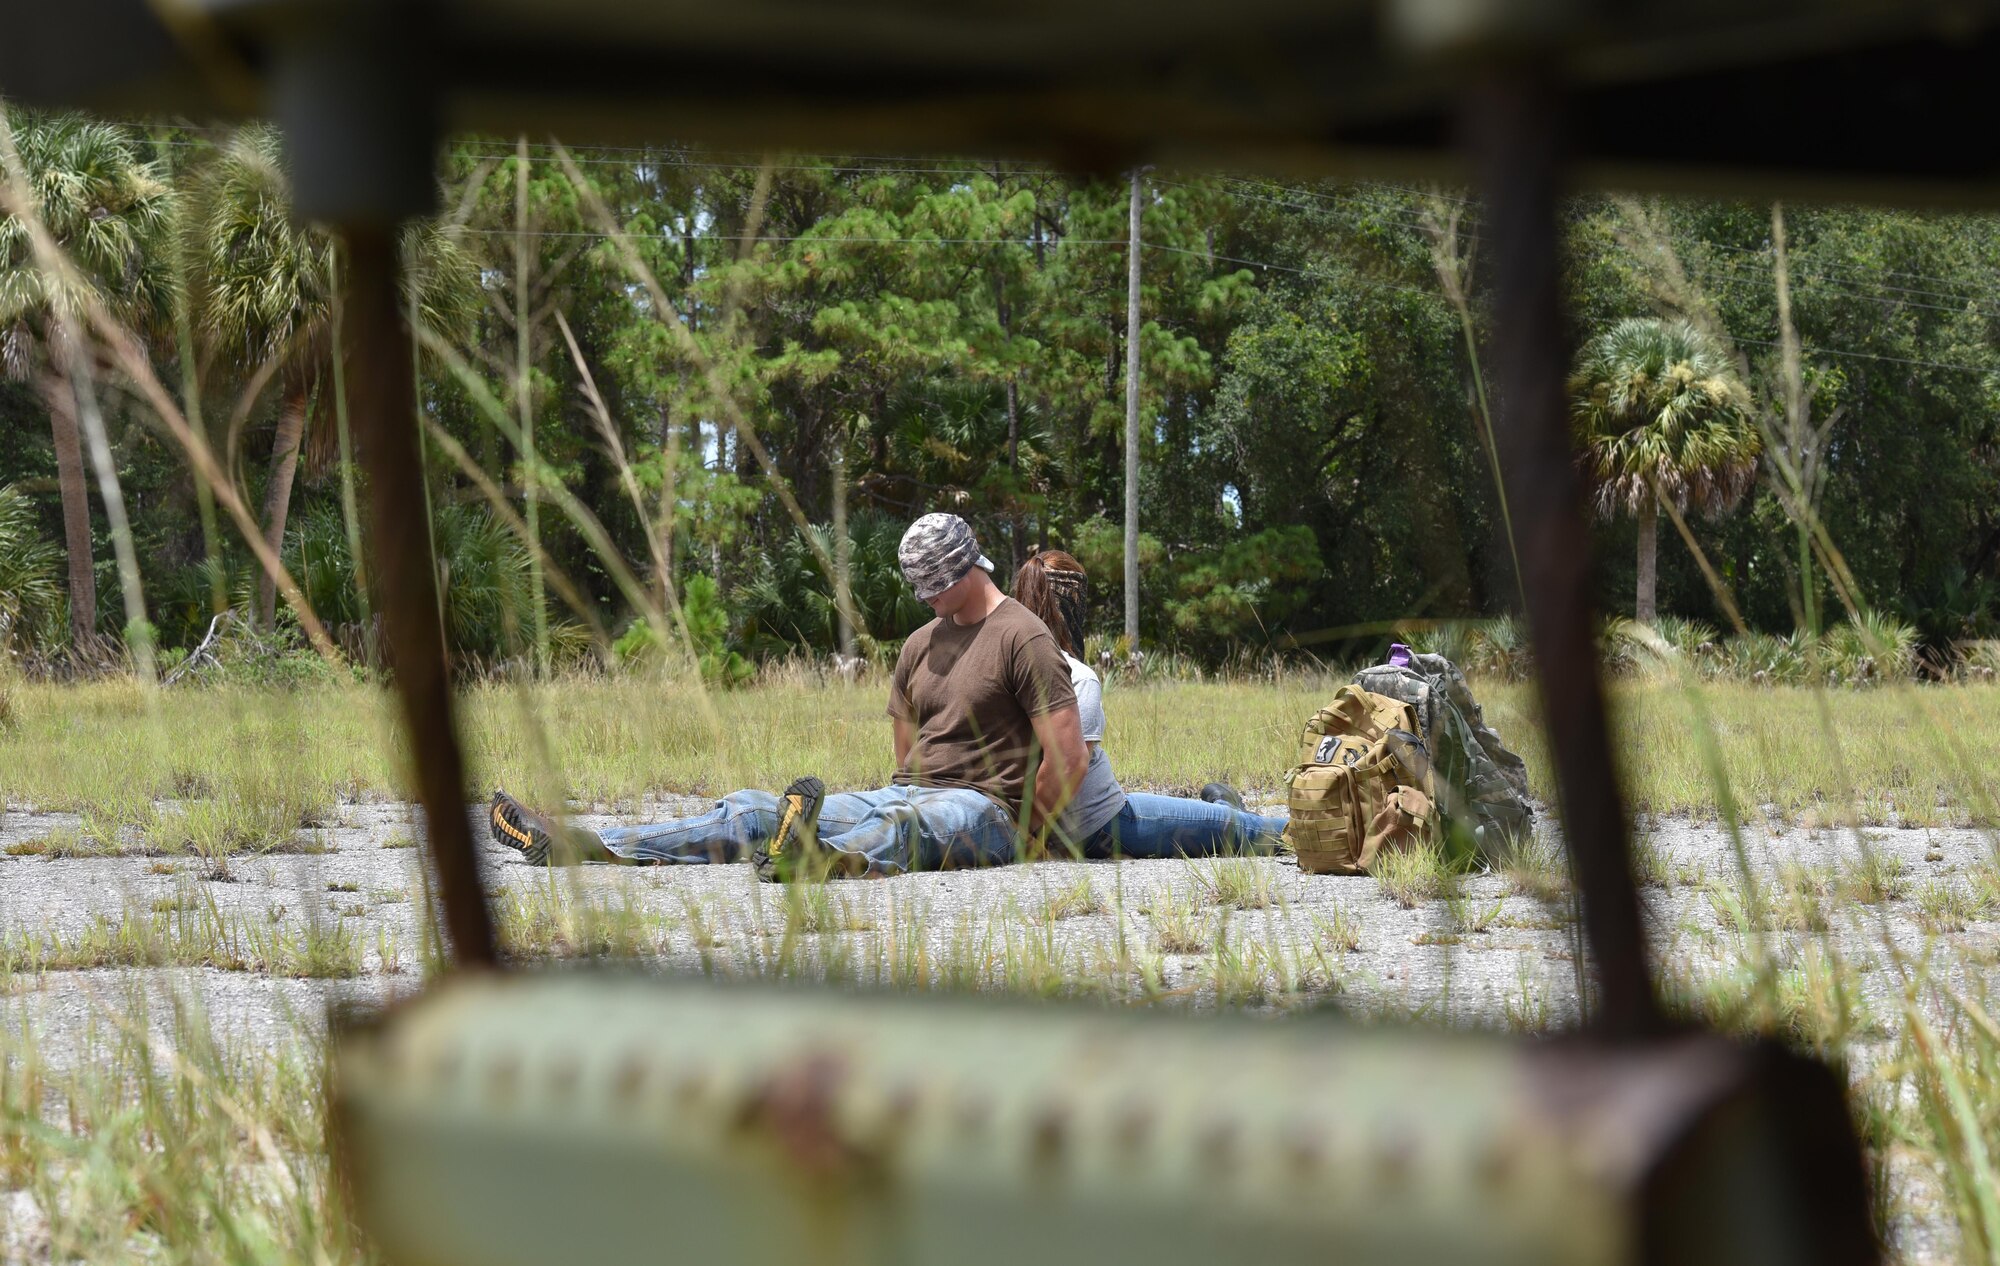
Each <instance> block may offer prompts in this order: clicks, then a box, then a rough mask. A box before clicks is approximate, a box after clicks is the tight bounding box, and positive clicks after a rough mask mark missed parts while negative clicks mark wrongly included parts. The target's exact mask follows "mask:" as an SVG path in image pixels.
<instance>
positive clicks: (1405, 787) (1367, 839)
mask: <svg viewBox="0 0 2000 1266" xmlns="http://www.w3.org/2000/svg"><path fill="white" fill-rule="evenodd" d="M1421 734H1422V731H1421V730H1420V729H1419V728H1418V725H1417V715H1416V712H1415V711H1414V710H1413V709H1412V708H1411V707H1410V705H1409V704H1407V703H1403V702H1402V701H1400V700H1397V699H1391V698H1389V697H1388V696H1386V695H1378V694H1371V693H1369V692H1368V691H1366V690H1363V689H1361V688H1360V687H1359V686H1342V687H1341V688H1340V691H1339V693H1337V694H1336V695H1334V697H1333V702H1332V703H1330V704H1328V705H1327V706H1326V707H1324V708H1321V709H1320V710H1319V711H1318V712H1317V713H1316V714H1314V716H1313V718H1312V719H1311V720H1309V721H1307V722H1306V727H1305V733H1304V734H1303V735H1302V736H1301V738H1300V742H1299V763H1298V764H1297V765H1294V766H1293V767H1292V769H1291V772H1289V773H1287V774H1286V775H1285V786H1286V788H1287V791H1286V796H1285V799H1286V803H1287V805H1288V807H1289V808H1290V810H1291V823H1290V825H1288V826H1287V827H1286V828H1285V840H1286V842H1287V843H1288V844H1290V845H1291V847H1292V849H1293V851H1294V852H1296V853H1297V854H1298V858H1299V869H1300V870H1302V871H1305V872H1307V873H1309V874H1315V875H1358V874H1361V873H1363V872H1365V871H1366V870H1367V869H1368V867H1369V866H1370V865H1371V864H1372V863H1373V862H1374V860H1375V857H1376V855H1377V854H1378V853H1379V852H1381V851H1382V850H1383V849H1384V848H1391V849H1394V848H1400V847H1404V846H1407V845H1408V844H1409V843H1411V842H1412V841H1414V840H1415V839H1417V838H1418V837H1419V836H1420V835H1421V833H1422V832H1423V831H1425V830H1426V829H1428V828H1429V826H1430V822H1431V800H1430V758H1429V755H1428V754H1427V753H1426V752H1425V750H1424V741H1423V739H1422V738H1421V737H1420V735H1421Z"/></svg>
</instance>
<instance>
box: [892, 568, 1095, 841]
mask: <svg viewBox="0 0 2000 1266" xmlns="http://www.w3.org/2000/svg"><path fill="white" fill-rule="evenodd" d="M1074 706H1076V692H1075V691H1074V690H1072V689H1071V688H1070V684H1069V666H1068V665H1067V664H1065V663H1064V662H1063V657H1062V651H1061V650H1060V649H1058V648H1057V646H1056V641H1055V639H1054V638H1053V637H1051V636H1049V630H1048V626H1047V625H1045V624H1043V623H1042V622H1041V621H1040V620H1039V619H1037V618H1036V617H1035V615H1034V613H1032V612H1031V611H1029V610H1028V609H1027V608H1026V607H1024V606H1022V605H1021V604H1020V603H1018V602H1015V601H1014V600H1013V599H1012V598H1009V599H1006V600H1005V601H1003V602H1001V604H1000V605H999V606H998V607H996V608H995V609H994V611H993V613H992V614H991V615H989V616H987V617H986V618H985V619H984V620H981V621H980V622H979V623H977V624H956V623H953V622H952V621H951V620H949V619H942V618H940V619H936V620H932V621H931V622H930V623H929V624H926V625H925V626H924V627H922V628H920V629H918V630H917V631H916V632H915V633H912V634H910V637H909V640H908V641H906V642H904V643H903V653H902V654H901V655H899V656H897V658H896V675H895V678H894V679H893V681H892V682H891V684H890V686H889V715H890V716H892V717H895V718H897V719H899V720H903V721H912V722H915V723H916V727H917V738H916V742H914V743H912V744H911V745H910V756H909V759H908V760H906V761H905V762H904V763H903V767H902V768H901V769H898V770H897V771H896V781H897V782H898V783H901V784H903V785H906V786H915V787H971V788H973V789H974V790H977V791H983V792H985V793H986V794H987V795H989V796H991V797H993V799H995V800H996V801H998V802H999V803H1000V804H1001V805H1002V806H1003V807H1004V808H1006V810H1007V811H1008V812H1009V813H1010V814H1018V813H1019V812H1020V810H1021V798H1022V796H1023V795H1024V794H1026V791H1027V785H1028V757H1029V754H1030V752H1031V751H1033V750H1034V749H1035V727H1034V722H1033V718H1035V717H1039V716H1043V715H1045V714H1047V713H1050V712H1058V711H1060V710H1062V709H1063V708H1069V707H1074Z"/></svg>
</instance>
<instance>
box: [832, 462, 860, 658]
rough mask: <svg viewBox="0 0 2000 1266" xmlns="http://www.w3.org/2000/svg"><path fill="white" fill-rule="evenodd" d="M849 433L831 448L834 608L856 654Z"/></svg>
mask: <svg viewBox="0 0 2000 1266" xmlns="http://www.w3.org/2000/svg"><path fill="white" fill-rule="evenodd" d="M846 441H847V436H846V435H845V434H844V433H843V432H842V431H839V430H837V431H836V432H835V433H834V436H833V439H832V442H831V443H830V444H829V445H828V452H829V454H830V455H831V456H832V458H833V461H832V463H831V465H832V467H833V610H834V621H835V624H836V626H837V631H838V641H839V649H840V653H841V655H842V656H843V657H844V658H847V659H852V658H853V657H854V591H853V590H852V589H851V588H850V587H849V578H848V567H849V560H850V559H851V558H852V557H853V547H852V546H851V544H850V543H849V541H848V538H847V442H846Z"/></svg>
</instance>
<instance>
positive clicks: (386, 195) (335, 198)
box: [268, 0, 497, 967]
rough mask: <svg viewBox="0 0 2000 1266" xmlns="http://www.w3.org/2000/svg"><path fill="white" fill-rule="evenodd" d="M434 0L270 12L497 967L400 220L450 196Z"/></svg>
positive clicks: (436, 783)
mask: <svg viewBox="0 0 2000 1266" xmlns="http://www.w3.org/2000/svg"><path fill="white" fill-rule="evenodd" d="M433 10H434V6H432V5H428V4H409V3H403V2H402V0H343V2H342V3H340V4H330V5H298V6H295V7H293V8H291V9H286V10H283V11H282V12H277V11H274V12H272V13H271V14H270V15H268V16H269V18H270V21H271V24H272V25H271V27H270V30H269V37H270V39H271V41H272V45H273V50H274V55H273V58H272V66H271V95H272V105H273V107H274V112H275V113H276V114H277V116H278V118H279V121H280V122H281V124H282V125H283V128H284V133H285V148H286V151H287V157H288V159H289V160H290V165H291V175H292V195H293V199H292V200H293V210H294V211H295V213H296V214H298V215H299V216H300V217H302V218H305V219H309V220H316V221H319V222H320V223H323V224H331V225H334V226H335V227H337V228H338V229H339V230H340V231H341V235H342V238H343V240H344V245H345V247H346V249H345V250H344V251H343V252H342V253H343V256H344V258H345V261H346V265H347V276H346V279H345V282H344V285H345V287H346V290H345V303H344V305H343V312H342V321H341V333H342V335H343V336H344V337H343V340H342V341H343V342H344V344H345V348H346V352H347V354H348V355H349V356H350V357H352V358H353V359H352V361H351V365H352V372H351V373H349V374H348V375H347V383H348V404H349V414H350V416H351V417H352V419H353V422H354V435H355V439H356V441H357V445H358V447H359V449H360V454H359V455H360V458H361V468H362V470H363V472H364V473H365V474H366V475H367V478H368V485H367V493H368V516H367V517H368V541H369V547H370V554H371V557H370V560H369V561H370V563H371V566H370V567H369V576H368V580H369V587H370V588H371V589H372V590H373V591H374V595H375V610H376V611H378V612H380V613H381V616H382V628H383V633H384V635H385V636H384V650H385V651H386V652H387V655H386V659H387V665H388V668H389V671H390V672H392V673H394V674H395V683H396V694H397V696H398V697H399V698H400V700H401V702H402V713H403V730H404V733H405V734H406V735H407V736H408V739H409V744H410V759H411V763H412V765H413V770H412V772H413V773H414V775H415V778H416V784H417V798H418V800H419V802H421V803H422V805H423V809H424V823H425V836H426V841H427V847H428V850H429V853H430V859H431V863H432V866H433V868H434V870H435V872H436V875H437V881H438V892H439V896H440V897H441V898H442V900H443V905H444V924H445V932H446V935H447V936H448V937H449V938H450V941H451V949H452V953H453V956H454V959H455V961H456V962H457V964H458V965H459V966H462V967H465V966H481V967H484V966H492V965H493V964H494V963H495V962H496V961H497V957H496V954H495V951H494V943H493V921H492V917H491V915H490V914H489V913H488V911H487V909H486V897H485V891H484V889H483V887H482V885H481V884H480V880H479V859H478V854H477V853H476V852H475V851H474V848H473V841H472V831H471V828H470V826H469V825H468V823H467V821H466V812H465V760H464V757H463V755H462V754H461V752H460V749H459V745H458V732H457V729H456V728H455V726H454V725H453V723H452V702H453V701H452V691H451V669H450V665H449V663H448V662H447V660H446V658H445V648H444V630H443V629H442V628H440V627H439V624H438V605H437V569H436V564H435V562H434V560H433V559H432V558H431V556H430V549H429V540H430V532H429V524H428V523H427V522H426V519H425V507H426V505H427V500H426V498H425V495H424V492H425V490H424V485H423V473H422V472H423V463H422V461H421V456H422V454H421V452H420V450H419V449H418V447H417V445H418V442H419V438H418V432H417V401H416V375H415V370H414V368H413V367H412V365H411V363H410V342H409V337H410V336H409V331H408V329H407V328H406V327H405V325H404V311H403V303H402V287H401V285H400V284H399V274H400V271H401V268H400V262H399V252H398V249H397V241H398V237H399V234H398V230H399V228H400V227H401V226H402V225H403V224H405V223H407V222H408V221H409V220H410V219H411V218H412V217H415V216H420V215H427V214H429V213H430V212H431V211H432V210H433V209H434V208H435V206H436V200H437V174H436V162H437V138H438V134H439V108H438V102H437V99H436V85H437V82H438V80H437V75H436V68H435V64H434V59H433V57H432V48H433V43H434V39H435V35H436V30H435V16H436V15H435V13H434V11H433Z"/></svg>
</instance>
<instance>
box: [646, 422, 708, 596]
mask: <svg viewBox="0 0 2000 1266" xmlns="http://www.w3.org/2000/svg"><path fill="white" fill-rule="evenodd" d="M674 399H676V400H678V399H680V396H679V395H678V394H676V395H675V397H674ZM697 425H699V423H697ZM660 453H661V462H662V465H661V467H660V509H659V516H660V518H659V528H658V530H659V533H660V574H659V575H658V576H656V577H654V581H655V583H657V584H658V586H659V589H660V609H661V610H663V611H664V610H666V609H667V607H668V606H669V605H670V604H671V603H672V602H673V600H674V594H675V593H676V592H677V591H676V589H675V588H674V511H675V509H676V508H677V507H678V506H679V501H678V500H677V497H678V494H677V493H676V492H675V489H674V480H675V477H676V476H677V475H678V474H679V473H680V472H679V467H680V432H679V431H678V430H676V429H675V428H674V417H673V407H672V405H671V404H670V403H668V402H665V401H663V402H661V404H660ZM694 455H695V460H696V461H700V460H701V441H700V440H699V439H697V440H696V441H695V443H694Z"/></svg>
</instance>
